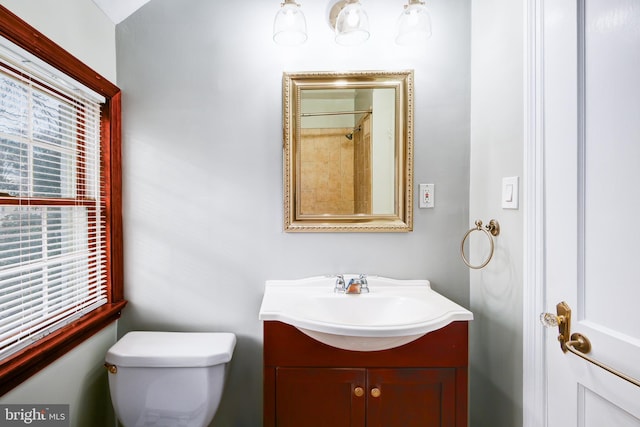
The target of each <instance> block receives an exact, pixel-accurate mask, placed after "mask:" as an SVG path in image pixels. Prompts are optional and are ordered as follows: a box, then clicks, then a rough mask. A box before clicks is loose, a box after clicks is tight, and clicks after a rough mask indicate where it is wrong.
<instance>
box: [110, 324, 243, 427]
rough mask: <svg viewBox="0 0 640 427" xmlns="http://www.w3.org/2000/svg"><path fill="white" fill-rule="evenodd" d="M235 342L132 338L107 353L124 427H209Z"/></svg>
mask: <svg viewBox="0 0 640 427" xmlns="http://www.w3.org/2000/svg"><path fill="white" fill-rule="evenodd" d="M235 344H236V337H235V335H234V334H232V333H223V332H141V331H135V332H129V333H127V334H126V335H125V336H123V337H122V338H121V339H120V340H119V341H118V342H116V343H115V344H114V345H113V346H112V347H111V348H110V349H109V351H107V354H106V356H105V362H106V363H105V366H106V367H107V368H108V370H109V390H110V393H111V401H112V403H113V408H114V410H115V413H116V416H117V417H118V419H119V420H120V422H121V423H122V425H123V426H124V427H136V426H156V427H169V426H180V427H182V426H185V427H186V426H188V427H205V426H208V425H209V423H210V422H211V420H212V419H213V416H214V415H215V413H216V410H217V409H218V405H219V403H220V398H221V397H222V391H223V388H224V384H225V380H226V376H227V371H228V366H229V362H230V361H231V356H232V355H233V350H234V348H235Z"/></svg>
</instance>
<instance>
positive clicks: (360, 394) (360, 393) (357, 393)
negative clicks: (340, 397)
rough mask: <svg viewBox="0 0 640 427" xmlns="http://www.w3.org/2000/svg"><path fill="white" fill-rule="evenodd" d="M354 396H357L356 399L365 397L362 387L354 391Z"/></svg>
mask: <svg viewBox="0 0 640 427" xmlns="http://www.w3.org/2000/svg"><path fill="white" fill-rule="evenodd" d="M353 394H355V395H356V397H362V396H364V389H363V388H362V387H356V388H355V389H353Z"/></svg>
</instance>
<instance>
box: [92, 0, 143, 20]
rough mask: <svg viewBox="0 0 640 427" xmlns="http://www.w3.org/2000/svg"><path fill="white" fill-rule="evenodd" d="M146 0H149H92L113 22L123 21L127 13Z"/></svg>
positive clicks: (129, 13)
mask: <svg viewBox="0 0 640 427" xmlns="http://www.w3.org/2000/svg"><path fill="white" fill-rule="evenodd" d="M148 1H149V0H93V2H94V3H95V4H97V5H98V7H99V8H100V9H102V11H103V12H104V13H105V15H107V16H108V17H109V19H111V21H113V23H114V24H118V23H120V22H122V21H124V20H125V19H126V18H127V17H128V16H129V15H131V14H132V13H133V12H135V11H136V10H138V9H139V8H140V7H141V6H142V5H144V4H145V3H147V2H148Z"/></svg>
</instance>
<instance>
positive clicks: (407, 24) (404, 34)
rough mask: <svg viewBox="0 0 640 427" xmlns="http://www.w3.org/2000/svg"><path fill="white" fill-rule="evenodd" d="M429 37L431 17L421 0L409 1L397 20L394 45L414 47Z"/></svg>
mask: <svg viewBox="0 0 640 427" xmlns="http://www.w3.org/2000/svg"><path fill="white" fill-rule="evenodd" d="M429 37H431V17H430V16H429V12H428V11H427V8H426V7H425V5H424V2H423V1H421V0H409V3H408V4H406V5H405V6H404V11H403V12H402V14H401V15H400V17H399V18H398V23H397V26H396V43H397V44H400V45H414V44H417V43H420V42H424V41H426V40H427V39H428V38H429Z"/></svg>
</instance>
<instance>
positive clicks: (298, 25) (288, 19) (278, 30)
mask: <svg viewBox="0 0 640 427" xmlns="http://www.w3.org/2000/svg"><path fill="white" fill-rule="evenodd" d="M306 40H307V21H306V20H305V19H304V14H303V13H302V11H301V10H300V5H298V4H296V3H294V2H292V1H285V2H284V3H282V7H281V8H280V10H279V11H278V13H277V14H276V18H275V19H274V20H273V41H275V42H276V43H278V44H281V45H285V46H294V45H298V44H302V43H304V42H305V41H306Z"/></svg>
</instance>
